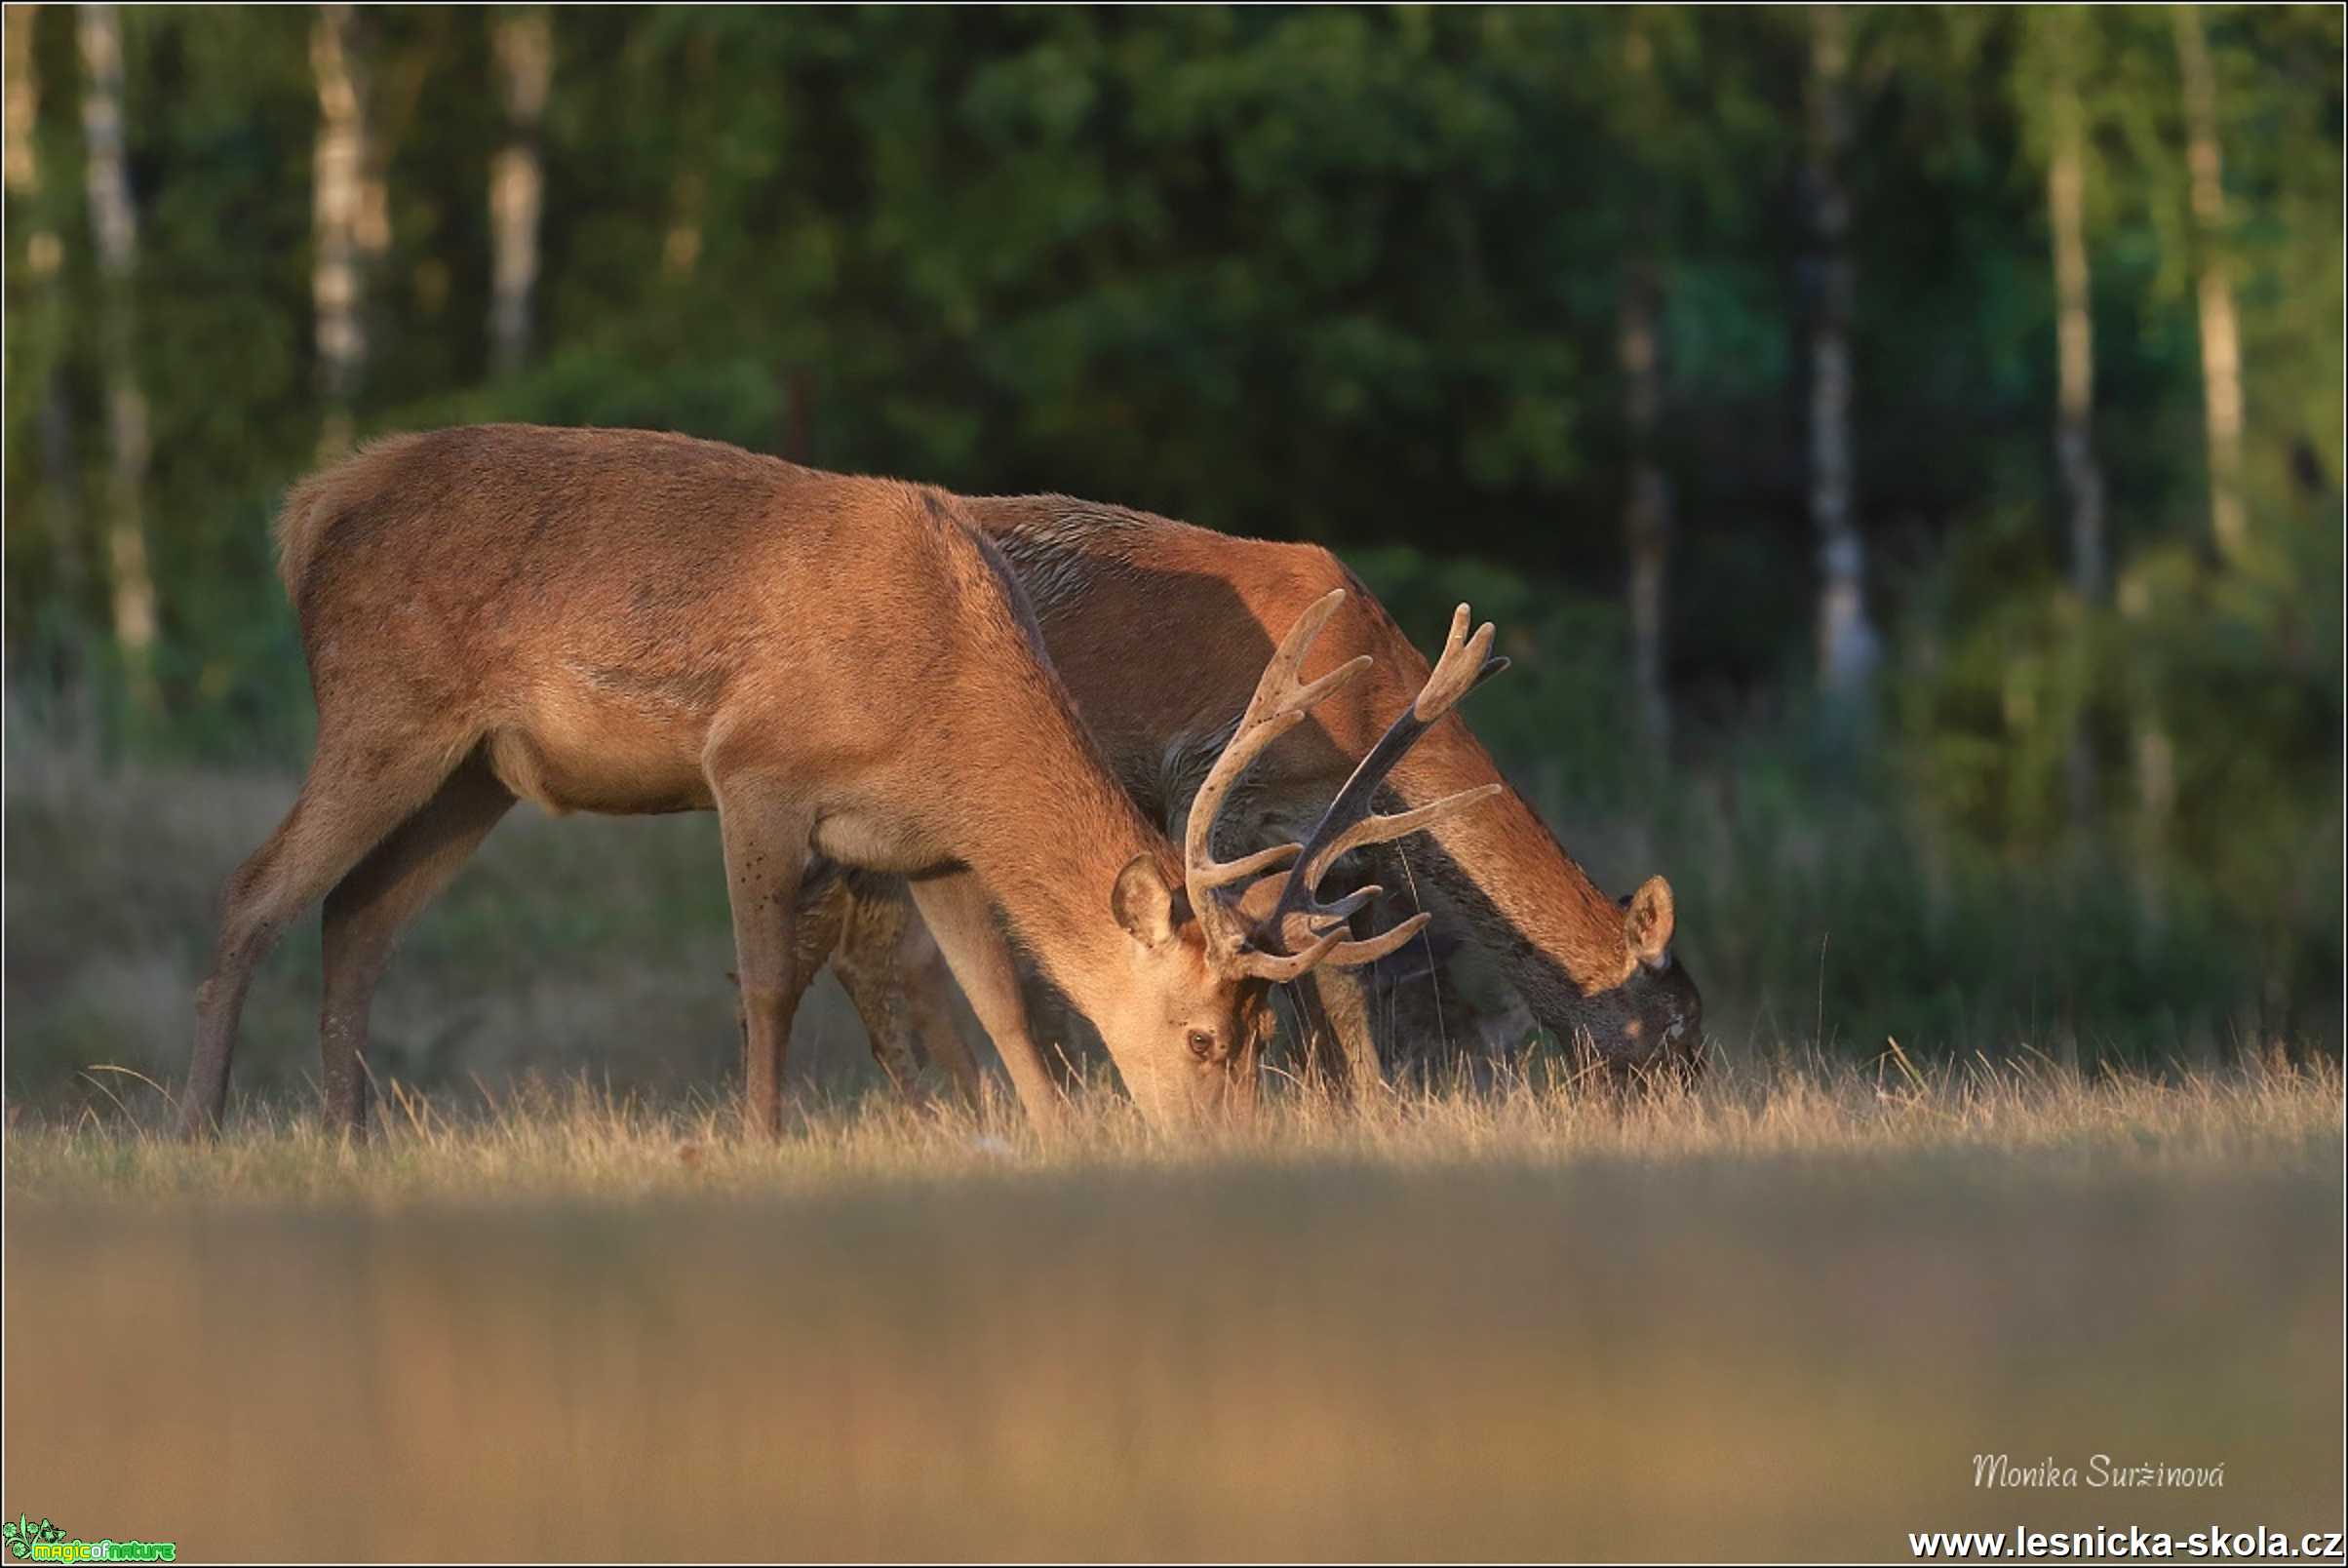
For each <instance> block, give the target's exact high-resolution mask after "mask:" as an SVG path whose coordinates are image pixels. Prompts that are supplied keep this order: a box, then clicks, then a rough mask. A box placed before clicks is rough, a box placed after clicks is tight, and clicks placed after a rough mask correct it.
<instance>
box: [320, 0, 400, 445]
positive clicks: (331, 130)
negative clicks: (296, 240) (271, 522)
mask: <svg viewBox="0 0 2348 1568" xmlns="http://www.w3.org/2000/svg"><path fill="white" fill-rule="evenodd" d="M310 69H311V73H312V74H313V76H315V77H316V79H317V84H318V144H317V147H316V149H315V151H314V153H313V155H312V165H311V185H310V223H311V231H312V233H313V235H314V236H315V238H316V244H317V259H316V261H315V262H314V263H313V266H312V270H311V274H310V298H311V303H312V305H313V307H314V308H315V310H316V312H317V340H318V393H319V397H320V399H321V400H322V401H323V402H324V404H325V406H326V408H325V413H324V416H323V418H322V419H321V421H320V428H319V436H318V449H319V455H320V456H321V457H322V458H324V457H333V456H338V455H340V454H341V453H342V452H343V451H346V450H347V449H348V448H349V447H350V444H351V439H352V435H353V433H354V428H355V425H354V421H355V414H354V412H353V408H354V405H355V403H356V401H357V398H358V395H359V388H360V386H361V384H362V383H363V382H364V381H365V379H366V375H367V314H366V311H367V282H368V274H369V272H370V271H371V270H372V264H373V263H374V261H376V260H377V259H378V258H380V257H381V255H383V253H384V252H385V251H386V250H387V249H388V248H389V247H390V243H391V220H390V196H389V192H388V190H387V189H386V187H385V182H384V179H383V177H382V175H381V173H380V171H379V169H378V167H377V164H376V160H375V156H374V151H373V148H372V144H371V141H372V138H371V137H370V136H369V134H368V121H367V103H368V97H367V85H366V80H365V76H364V73H363V69H362V52H361V48H360V45H359V40H358V21H357V18H356V14H355V13H354V11H353V9H352V8H351V7H350V6H347V5H326V6H320V7H319V8H318V17H317V20H316V21H315V22H314V23H313V24H312V26H311V28H310Z"/></svg>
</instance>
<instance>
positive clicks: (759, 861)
mask: <svg viewBox="0 0 2348 1568" xmlns="http://www.w3.org/2000/svg"><path fill="white" fill-rule="evenodd" d="M710 787H711V793H712V794H713V795H714V796H715V797H716V798H717V802H718V828H719V835H720V837H721V838H722V839H723V840H724V844H725V882H726V891H727V894H728V896H729V897H730V898H731V900H732V903H733V927H734V969H735V973H736V975H737V977H738V979H739V981H740V984H741V988H742V1125H743V1129H744V1130H745V1131H746V1132H749V1133H751V1134H752V1135H753V1136H764V1137H769V1138H772V1137H779V1136H780V1135H781V1133H782V1130H783V1059H784V1054H785V1052H786V1051H788V1049H789V1048H790V1044H791V1019H792V1016H793V1015H794V1014H795V1013H797V1012H798V1011H799V999H800V996H801V994H802V992H804V991H805V990H806V988H807V982H808V981H809V980H810V979H812V978H813V972H812V971H811V970H807V969H803V968H802V966H801V963H800V944H799V887H800V880H801V878H802V875H803V874H804V872H805V870H806V864H807V834H808V830H809V827H810V826H811V824H810V823H809V821H808V818H807V815H806V813H805V811H804V810H803V809H802V808H801V807H799V806H798V805H797V804H795V803H794V802H793V801H792V799H791V797H790V795H789V793H788V792H787V791H786V790H784V789H783V788H782V787H781V786H780V785H779V784H778V783H776V782H775V781H774V780H773V779H771V778H770V777H768V776H766V775H763V774H760V773H755V772H753V773H744V774H736V775H716V776H713V777H712V779H711V781H710Z"/></svg>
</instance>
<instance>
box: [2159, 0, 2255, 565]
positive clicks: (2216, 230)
mask: <svg viewBox="0 0 2348 1568" xmlns="http://www.w3.org/2000/svg"><path fill="white" fill-rule="evenodd" d="M2170 15H2171V16H2172V18H2174V19H2175V22H2176V55H2177V63H2178V65H2179V66H2180V67H2181V69H2182V73H2183V76H2184V89H2185V135H2186V163H2187V167H2188V168H2189V169H2190V171H2191V174H2192V184H2193V229H2194V242H2195V253H2196V255H2195V260H2196V263H2197V277H2196V279H2195V293H2196V294H2197V296H2198V299H2199V303H2200V307H2201V357H2202V397H2203V407H2204V415H2205V422H2206V424H2207V426H2208V431H2209V441H2210V529H2211V534H2212V535H2213V536H2214V537H2215V539H2216V541H2217V551H2218V554H2219V556H2221V557H2222V558H2224V559H2226V560H2229V561H2231V560H2234V559H2236V558H2238V557H2239V556H2240V555H2241V553H2242V548H2243V545H2244V544H2245V543H2246V542H2247V534H2248V531H2249V520H2248V518H2247V516H2246V514H2245V512H2244V509H2243V499H2242V336H2241V333H2240V331H2239V330H2238V329H2237V327H2236V324H2235V320H2234V284H2233V280H2232V278H2231V276H2230V275H2229V273H2228V270H2227V266H2226V251H2225V222H2226V190H2225V171H2224V166H2223V164H2222V162H2221V160H2220V157H2219V151H2218V140H2217V84H2216V82H2215V80H2214V78H2213V77H2212V75H2211V70H2210V49H2209V45H2208V43H2207V41H2206V40H2205V39H2204V38H2203V36H2202V21H2201V11H2200V8H2198V7H2196V6H2190V5H2185V6H2179V7H2177V8H2176V9H2175V10H2174V11H2172V12H2171V13H2170Z"/></svg>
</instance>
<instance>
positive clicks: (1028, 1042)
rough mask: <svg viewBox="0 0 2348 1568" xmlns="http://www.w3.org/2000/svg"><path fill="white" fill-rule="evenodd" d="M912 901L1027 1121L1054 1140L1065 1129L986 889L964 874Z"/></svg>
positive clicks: (942, 880) (925, 888)
mask: <svg viewBox="0 0 2348 1568" xmlns="http://www.w3.org/2000/svg"><path fill="white" fill-rule="evenodd" d="M913 900H914V904H915V907H917V908H918V909H920V912H921V919H922V920H923V921H926V922H927V923H928V926H929V932H930V934H931V935H932V936H934V937H935V938H936V939H937V945H938V951H939V952H940V953H942V954H944V955H945V957H946V966H947V967H948V968H950V969H952V970H953V971H954V978H955V979H956V980H958V981H959V982H960V983H961V988H962V995H963V996H964V997H966V998H968V999H969V1001H970V1010H971V1011H972V1012H974V1013H976V1014H978V1021H979V1023H980V1024H981V1025H982V1026H983V1027H984V1028H985V1029H986V1031H987V1035H988V1037H989V1038H990V1039H993V1040H994V1041H995V1049H996V1051H997V1052H998V1054H999V1055H1000V1056H1001V1057H1002V1065H1003V1067H1004V1069H1005V1070H1006V1071H1008V1072H1009V1073H1010V1075H1011V1084H1012V1087H1014V1088H1016V1089H1017V1090H1018V1091H1019V1103H1020V1104H1021V1105H1022V1106H1024V1107H1026V1109H1027V1114H1028V1120H1029V1121H1031V1122H1032V1123H1034V1125H1035V1128H1036V1130H1037V1132H1039V1133H1041V1134H1043V1135H1045V1136H1046V1137H1049V1136H1051V1135H1053V1134H1055V1133H1057V1132H1059V1131H1060V1130H1061V1128H1062V1127H1063V1126H1064V1125H1065V1123H1066V1114H1065V1110H1064V1108H1063V1106H1062V1105H1061V1102H1060V1092H1059V1090H1057V1089H1056V1088H1054V1087H1053V1086H1052V1078H1051V1074H1050V1073H1049V1072H1048V1071H1046V1070H1045V1068H1044V1065H1043V1052H1042V1051H1041V1050H1039V1049H1037V1045H1036V1041H1035V1038H1034V1037H1033V1036H1032V1035H1031V1034H1030V1033H1029V1032H1028V1016H1027V1003H1026V1002H1025V1001H1024V1000H1021V998H1020V995H1019V966H1018V963H1017V962H1016V960H1013V958H1012V956H1011V944H1010V943H1009V941H1008V940H1006V939H1005V938H1004V936H1003V934H1002V930H1001V928H1000V927H999V926H998V925H997V924H996V922H995V907H994V901H993V900H992V899H991V898H989V897H988V895H987V890H986V887H985V886H984V885H983V884H982V883H981V882H979V880H978V878H977V877H975V876H974V875H972V874H971V873H969V872H966V871H964V872H956V873H953V874H951V875H948V876H943V877H926V878H922V879H920V880H918V881H916V882H914V883H913Z"/></svg>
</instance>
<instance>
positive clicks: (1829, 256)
mask: <svg viewBox="0 0 2348 1568" xmlns="http://www.w3.org/2000/svg"><path fill="white" fill-rule="evenodd" d="M1810 20H1811V35H1810V45H1811V47H1810V75H1809V80H1808V83H1807V88H1808V91H1807V93H1806V95H1805V98H1806V105H1805V106H1806V108H1807V111H1808V121H1809V126H1808V129H1809V163H1808V170H1807V175H1808V179H1807V183H1808V186H1809V192H1808V194H1809V209H1810V211H1809V219H1810V237H1811V245H1812V248H1813V251H1812V257H1811V273H1812V304H1811V324H1810V516H1811V521H1812V524H1813V526H1814V527H1815V528H1816V529H1817V531H1818V541H1819V568H1820V582H1819V614H1818V647H1819V681H1820V686H1821V688H1822V689H1823V690H1824V692H1825V693H1826V697H1827V700H1828V703H1829V705H1830V706H1831V707H1832V708H1834V709H1837V710H1839V715H1838V717H1839V718H1841V719H1842V720H1844V721H1845V722H1848V721H1850V720H1851V719H1853V718H1855V717H1856V716H1857V715H1859V713H1860V712H1861V711H1862V710H1863V706H1864V700H1865V696H1866V690H1867V686H1868V683H1869V679H1870V677H1871V676H1872V674H1873V673H1874V668H1875V662H1876V657H1877V650H1878V643H1877V639H1876V636H1875V628H1874V626H1873V625H1872V624H1871V623H1870V622H1869V620H1868V617H1867V602H1866V552H1865V546H1864V544H1863V543H1862V542H1861V540H1860V538H1859V528H1858V524H1857V521H1856V519H1855V518H1854V517H1853V515H1852V498H1851V492H1852V440H1851V302H1852V297H1853V294H1854V292H1855V289H1856V284H1855V282H1854V279H1853V269H1852V263H1851V248H1850V231H1851V198H1850V194H1849V192H1848V191H1846V190H1845V189H1844V186H1843V168H1842V166H1843V154H1844V147H1845V144H1846V142H1847V141H1848V139H1849V136H1850V127H1849V117H1850V109H1849V104H1848V101H1847V99H1848V96H1849V90H1850V74H1851V53H1850V43H1849V39H1848V38H1847V36H1846V34H1845V31H1844V24H1845V23H1844V17H1843V13H1842V11H1841V9H1840V8H1839V7H1836V6H1830V5H1816V6H1813V7H1812V8H1811V12H1810Z"/></svg>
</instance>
